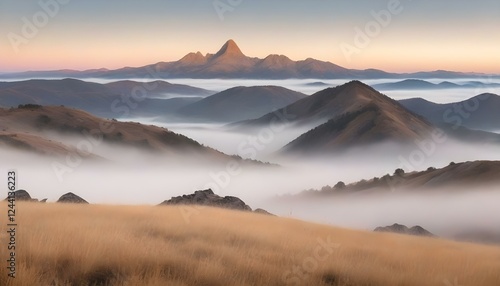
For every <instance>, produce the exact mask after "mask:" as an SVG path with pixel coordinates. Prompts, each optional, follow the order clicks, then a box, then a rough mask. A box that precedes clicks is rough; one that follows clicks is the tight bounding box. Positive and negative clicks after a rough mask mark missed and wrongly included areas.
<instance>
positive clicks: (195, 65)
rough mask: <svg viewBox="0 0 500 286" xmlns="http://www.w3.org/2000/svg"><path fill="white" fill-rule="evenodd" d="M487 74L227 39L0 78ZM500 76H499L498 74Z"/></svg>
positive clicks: (465, 75)
mask: <svg viewBox="0 0 500 286" xmlns="http://www.w3.org/2000/svg"><path fill="white" fill-rule="evenodd" d="M480 76H481V77H485V76H486V75H484V74H476V73H461V72H452V71H442V70H438V71H432V72H417V73H406V74H398V73H389V72H385V71H382V70H377V69H365V70H356V69H348V68H345V67H341V66H339V65H336V64H334V63H331V62H327V61H320V60H316V59H312V58H307V59H305V60H300V61H294V60H291V59H290V58H288V57H287V56H285V55H279V54H271V55H268V56H267V57H265V58H263V59H261V58H254V57H248V56H246V55H245V54H243V52H242V51H241V50H240V48H239V47H238V45H237V44H236V43H235V42H234V41H233V40H228V41H227V42H226V43H225V44H224V45H223V46H222V48H221V49H220V50H219V51H218V52H216V53H215V54H210V53H207V54H205V55H204V54H202V53H201V52H192V53H189V54H187V55H186V56H184V57H183V58H181V59H180V60H178V61H173V62H158V63H155V64H150V65H146V66H142V67H124V68H120V69H116V70H108V69H92V70H86V71H76V70H55V71H29V72H21V73H10V74H0V78H36V77H76V78H116V79H124V78H165V79H166V78H258V79H284V78H321V79H375V78H457V77H461V78H464V77H480ZM497 76H498V75H497Z"/></svg>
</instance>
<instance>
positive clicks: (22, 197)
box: [14, 190, 32, 201]
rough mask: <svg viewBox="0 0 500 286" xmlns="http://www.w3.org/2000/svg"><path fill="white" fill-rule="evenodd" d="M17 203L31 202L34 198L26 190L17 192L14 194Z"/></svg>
mask: <svg viewBox="0 0 500 286" xmlns="http://www.w3.org/2000/svg"><path fill="white" fill-rule="evenodd" d="M14 196H15V198H16V201H31V200H32V198H31V196H30V194H29V193H28V192H27V191H25V190H17V191H15V192H14Z"/></svg>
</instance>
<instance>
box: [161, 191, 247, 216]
mask: <svg viewBox="0 0 500 286" xmlns="http://www.w3.org/2000/svg"><path fill="white" fill-rule="evenodd" d="M160 205H204V206H212V207H221V208H228V209H234V210H242V211H252V209H251V208H250V207H249V206H248V205H247V204H245V202H243V201H242V200H241V199H239V198H237V197H232V196H226V197H221V196H219V195H216V194H214V192H213V191H212V190H211V189H208V190H203V191H196V192H194V194H190V195H183V196H179V197H172V198H171V199H170V200H166V201H164V202H162V203H161V204H160Z"/></svg>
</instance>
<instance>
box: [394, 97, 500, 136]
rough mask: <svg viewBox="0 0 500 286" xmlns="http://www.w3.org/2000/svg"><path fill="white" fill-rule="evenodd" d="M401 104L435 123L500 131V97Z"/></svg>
mask: <svg viewBox="0 0 500 286" xmlns="http://www.w3.org/2000/svg"><path fill="white" fill-rule="evenodd" d="M400 103H401V104H402V105H403V106H404V107H406V108H408V109H409V110H411V111H412V112H414V113H416V114H419V115H421V116H423V117H425V118H426V119H428V120H429V121H431V122H434V123H437V124H439V123H442V122H445V123H449V124H453V125H456V126H463V127H467V128H470V129H478V130H485V131H498V130H500V112H499V111H500V96H498V95H496V94H491V93H485V94H480V95H477V96H475V97H472V98H469V99H467V100H464V101H460V102H453V103H448V104H437V103H434V102H430V101H427V100H425V99H422V98H412V99H405V100H401V101H400Z"/></svg>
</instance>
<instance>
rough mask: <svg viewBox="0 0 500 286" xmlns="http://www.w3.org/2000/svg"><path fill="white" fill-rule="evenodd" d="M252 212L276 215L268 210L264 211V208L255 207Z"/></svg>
mask: <svg viewBox="0 0 500 286" xmlns="http://www.w3.org/2000/svg"><path fill="white" fill-rule="evenodd" d="M253 212H254V213H258V214H264V215H272V216H276V215H274V214H272V213H270V212H268V211H266V210H263V209H255V210H254V211H253Z"/></svg>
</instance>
